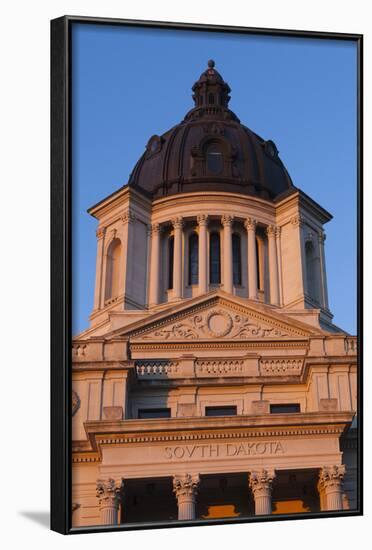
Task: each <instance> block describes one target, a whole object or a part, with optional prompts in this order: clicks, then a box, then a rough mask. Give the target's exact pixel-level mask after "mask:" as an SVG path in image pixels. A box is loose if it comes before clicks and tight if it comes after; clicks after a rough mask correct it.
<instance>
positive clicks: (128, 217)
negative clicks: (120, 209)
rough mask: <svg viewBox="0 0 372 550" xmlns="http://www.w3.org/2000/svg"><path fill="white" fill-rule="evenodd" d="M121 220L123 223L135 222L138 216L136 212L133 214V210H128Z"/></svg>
mask: <svg viewBox="0 0 372 550" xmlns="http://www.w3.org/2000/svg"><path fill="white" fill-rule="evenodd" d="M121 221H122V222H123V224H127V223H133V222H135V221H136V216H135V214H133V212H131V210H127V211H126V212H124V214H123V215H122V217H121Z"/></svg>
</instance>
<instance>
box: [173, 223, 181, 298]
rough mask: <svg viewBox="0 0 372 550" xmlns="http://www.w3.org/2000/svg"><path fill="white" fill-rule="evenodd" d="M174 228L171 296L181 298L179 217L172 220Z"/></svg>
mask: <svg viewBox="0 0 372 550" xmlns="http://www.w3.org/2000/svg"><path fill="white" fill-rule="evenodd" d="M172 225H173V228H174V254H173V289H174V290H173V296H174V298H182V228H183V219H182V218H181V217H179V218H174V219H173V220H172Z"/></svg>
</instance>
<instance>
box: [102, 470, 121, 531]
mask: <svg viewBox="0 0 372 550" xmlns="http://www.w3.org/2000/svg"><path fill="white" fill-rule="evenodd" d="M96 494H97V498H98V499H99V510H100V512H101V524H102V525H117V524H118V512H119V503H120V487H119V486H118V485H117V484H116V482H115V480H114V479H111V478H109V479H107V480H103V479H99V480H98V481H97V493H96Z"/></svg>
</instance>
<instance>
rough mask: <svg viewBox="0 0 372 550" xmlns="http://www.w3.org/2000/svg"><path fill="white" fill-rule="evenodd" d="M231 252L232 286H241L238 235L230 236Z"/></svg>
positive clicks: (240, 259)
mask: <svg viewBox="0 0 372 550" xmlns="http://www.w3.org/2000/svg"><path fill="white" fill-rule="evenodd" d="M232 251H233V283H234V285H241V284H242V255H241V244H240V235H238V234H237V233H234V234H233V236H232Z"/></svg>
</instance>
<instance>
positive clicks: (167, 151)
mask: <svg viewBox="0 0 372 550" xmlns="http://www.w3.org/2000/svg"><path fill="white" fill-rule="evenodd" d="M214 66H215V63H214V61H212V60H210V61H209V62H208V68H207V70H206V71H204V72H203V73H202V74H201V76H200V78H199V80H197V81H196V82H195V84H194V85H193V87H192V90H193V92H194V93H193V100H194V103H195V106H194V108H193V109H191V110H190V111H189V112H188V113H187V114H186V116H185V118H184V120H183V121H182V122H181V123H179V124H177V125H176V126H174V127H173V128H171V129H170V130H168V131H167V132H165V133H164V134H163V135H161V136H159V135H154V136H152V137H151V138H150V139H149V141H148V143H147V146H146V150H145V152H144V153H143V155H142V156H141V158H140V159H139V161H138V162H137V164H136V166H135V167H134V169H133V172H132V173H131V175H130V178H129V185H130V186H132V187H134V188H139V189H140V190H141V191H143V192H145V193H146V194H147V195H148V196H150V197H151V198H153V199H157V198H161V197H164V196H167V195H174V194H176V193H188V192H195V191H228V192H232V193H242V194H245V195H256V196H260V197H262V198H266V199H274V198H275V197H277V196H278V195H280V194H281V193H283V192H284V191H286V190H288V189H289V188H290V187H292V181H291V178H290V176H289V174H288V172H287V170H286V169H285V167H284V165H283V163H282V161H281V160H280V158H279V156H278V150H277V148H276V146H275V144H274V142H273V141H271V140H268V141H265V140H264V139H262V138H261V137H259V136H258V135H257V134H255V133H254V132H252V130H250V129H249V128H247V127H246V126H244V124H241V122H240V120H239V119H238V117H237V116H236V115H235V113H233V112H232V111H231V110H230V109H229V108H228V103H229V100H230V96H229V93H230V91H231V90H230V87H229V85H228V84H227V82H225V81H224V80H223V78H222V76H221V75H220V74H219V72H218V71H217V70H216V69H215V68H214Z"/></svg>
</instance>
